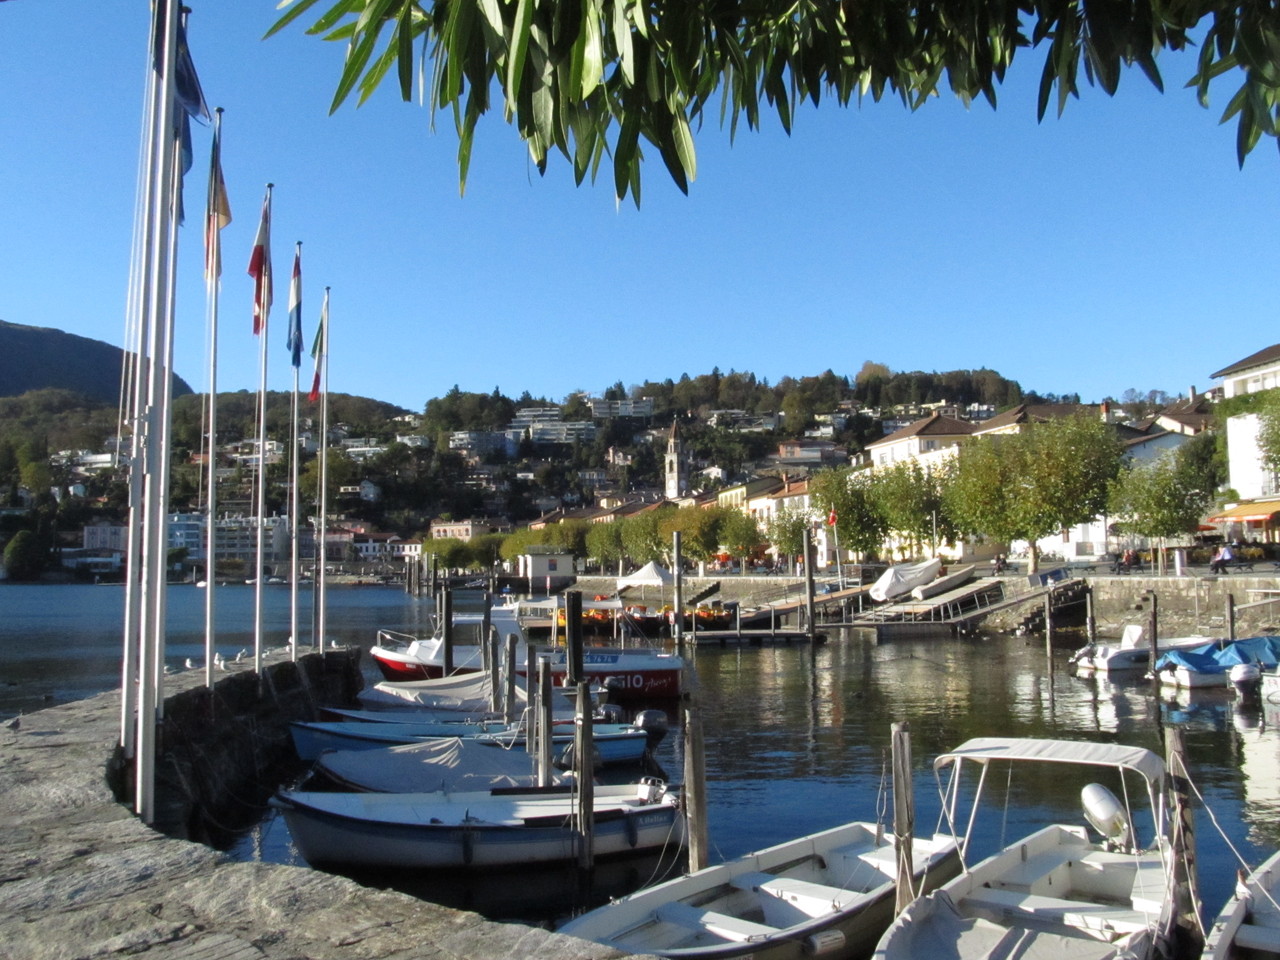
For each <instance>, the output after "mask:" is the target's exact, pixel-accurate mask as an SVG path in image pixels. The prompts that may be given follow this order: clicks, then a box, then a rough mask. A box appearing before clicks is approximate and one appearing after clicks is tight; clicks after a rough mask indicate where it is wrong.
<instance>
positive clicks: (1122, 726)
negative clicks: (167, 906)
mask: <svg viewBox="0 0 1280 960" xmlns="http://www.w3.org/2000/svg"><path fill="white" fill-rule="evenodd" d="M266 596H267V600H268V622H269V623H270V624H271V625H272V626H271V636H272V641H271V643H272V644H273V645H276V646H279V645H282V644H283V643H284V641H285V637H286V636H287V634H288V614H287V606H288V590H287V589H285V588H275V589H273V590H272V589H269V590H268V591H267V594H266ZM219 597H220V601H219V602H220V609H221V614H220V622H221V623H222V624H224V625H225V628H226V633H225V634H224V635H223V637H222V639H221V640H220V642H219V650H220V651H221V652H222V653H223V654H224V655H227V656H233V655H234V654H235V652H236V651H237V650H239V649H241V648H244V647H251V646H252V634H251V624H252V605H253V591H252V588H249V587H227V588H221V589H220V592H219ZM122 598H123V593H122V590H121V588H119V587H95V586H18V585H3V586H0V684H2V685H0V715H11V714H13V713H16V712H18V711H19V710H31V709H38V708H39V707H40V706H42V705H45V704H47V703H50V702H62V701H65V700H67V699H73V698H76V697H81V696H88V695H91V694H93V693H96V692H98V691H100V690H102V689H106V688H110V687H114V686H116V685H117V683H118V680H117V679H116V678H117V675H118V669H119V667H118V663H119V653H118V648H119V643H120V640H119V633H120V627H119V624H120V615H121V604H122ZM203 602H204V601H203V591H200V590H197V589H195V588H193V587H177V588H174V589H173V590H172V591H171V593H170V601H169V611H170V625H171V632H170V646H169V650H168V654H169V656H168V660H169V662H170V663H171V664H173V665H174V666H181V664H182V662H183V661H184V659H185V658H187V657H192V658H193V659H195V660H197V661H198V660H199V659H200V658H201V657H202V655H203V641H202V630H203ZM428 611H429V603H428V602H427V601H424V600H415V599H412V598H409V597H407V596H406V595H405V594H403V593H402V592H399V591H397V590H394V589H390V588H373V587H360V588H338V589H333V590H331V592H330V606H329V621H330V623H331V624H332V625H333V629H332V632H333V635H334V636H335V638H337V639H340V640H343V641H347V642H352V643H360V644H362V645H364V646H366V647H367V646H368V645H369V644H370V643H371V642H372V640H373V637H374V633H375V631H376V630H377V629H378V628H389V629H400V630H405V631H407V632H414V631H418V632H421V631H422V630H424V629H425V624H426V622H427V612H428ZM302 632H303V637H304V639H305V638H306V636H307V631H306V630H303V631H302ZM1069 656H1070V651H1069V649H1066V648H1063V649H1059V650H1055V653H1054V657H1053V669H1052V670H1051V669H1050V668H1049V666H1050V665H1049V660H1048V659H1047V658H1046V656H1045V652H1044V648H1043V644H1042V642H1041V641H1040V640H1038V639H1034V640H1031V641H1026V640H1024V639H1021V638H1013V637H1004V636H993V637H987V636H977V637H968V638H963V639H956V640H952V639H946V640H938V639H930V640H909V641H908V640H898V641H894V642H889V643H882V644H876V643H874V642H873V641H872V640H870V639H868V638H867V637H866V636H865V635H863V634H853V633H850V634H847V635H841V634H837V635H835V636H834V637H833V639H832V640H831V641H830V642H828V643H826V644H823V645H819V646H816V647H813V648H810V647H808V646H806V645H797V646H777V647H772V646H763V647H745V648H741V649H737V648H723V649H722V648H713V649H708V648H703V649H701V650H699V651H698V652H697V668H698V676H699V682H700V695H701V700H702V707H703V722H704V727H705V740H706V760H707V796H708V828H709V836H710V842H711V847H712V852H713V859H721V858H728V857H733V856H737V855H739V854H742V853H745V852H747V851H749V850H753V849H757V848H760V847H764V846H767V845H769V844H773V843H777V842H781V841H783V840H786V839H790V838H792V837H795V836H798V835H801V834H805V833H810V832H813V831H816V830H820V829H823V828H825V827H830V826H834V825H836V824H839V823H843V822H846V821H848V820H853V819H863V820H874V819H876V817H877V813H878V809H879V808H880V807H881V806H882V804H883V803H884V802H885V800H884V799H883V794H882V783H883V781H884V780H885V779H886V778H887V776H888V774H887V750H888V744H889V735H890V724H891V723H892V722H894V721H907V722H909V723H910V725H911V733H912V749H913V754H914V758H915V768H916V771H917V772H916V776H915V789H916V809H917V823H916V830H917V832H918V833H924V832H929V831H931V830H932V829H934V827H935V824H936V820H937V816H938V810H939V803H938V800H937V787H936V784H935V781H934V778H933V774H932V772H931V763H932V759H933V757H935V756H936V755H937V754H938V753H941V752H943V751H945V750H947V749H949V748H951V747H955V746H957V745H958V744H960V743H961V742H962V741H964V740H966V739H968V738H969V737H975V736H1019V737H1062V738H1068V739H1090V740H1101V741H1107V742H1121V743H1128V744H1133V745H1137V746H1145V747H1148V748H1150V749H1153V750H1156V751H1157V752H1160V747H1159V744H1160V733H1159V723H1160V722H1161V721H1163V722H1166V723H1171V724H1177V725H1179V726H1181V727H1182V728H1183V730H1184V736H1185V740H1186V746H1187V754H1188V764H1189V766H1190V770H1191V775H1192V779H1193V781H1194V783H1195V785H1196V787H1197V788H1198V789H1199V791H1200V792H1201V793H1202V794H1203V796H1204V798H1205V800H1206V802H1207V804H1208V807H1209V809H1210V810H1211V811H1212V813H1213V817H1212V818H1211V817H1210V816H1209V814H1208V813H1207V812H1206V810H1205V809H1204V808H1201V807H1198V808H1197V813H1196V829H1197V838H1196V840H1197V852H1198V860H1199V869H1200V878H1201V891H1202V896H1203V900H1204V903H1205V914H1206V917H1207V919H1209V920H1211V919H1212V917H1213V915H1214V914H1215V913H1216V912H1217V910H1218V908H1219V907H1220V906H1221V905H1222V903H1223V902H1224V901H1225V900H1226V898H1227V897H1228V896H1229V894H1230V892H1231V889H1232V885H1233V881H1234V876H1235V869H1236V866H1237V861H1236V859H1235V855H1234V854H1233V853H1232V852H1231V848H1230V846H1228V843H1230V844H1232V845H1234V846H1235V847H1236V849H1238V850H1239V852H1240V854H1241V855H1242V856H1243V857H1244V858H1245V860H1246V861H1247V862H1248V863H1249V864H1250V865H1254V864H1257V863H1258V862H1259V861H1260V860H1261V859H1263V858H1264V857H1265V856H1266V855H1267V854H1268V853H1269V852H1270V851H1271V850H1274V849H1275V848H1276V846H1277V844H1280V734H1278V733H1277V728H1278V727H1280V706H1278V705H1271V704H1263V705H1261V706H1259V707H1255V708H1253V709H1248V708H1245V707H1243V706H1242V705H1241V704H1240V703H1239V702H1238V701H1237V700H1236V698H1235V696H1234V694H1232V693H1230V692H1228V691H1225V690H1224V691H1206V692H1197V693H1196V694H1195V695H1194V697H1189V696H1188V694H1186V693H1183V694H1181V695H1180V697H1179V699H1176V700H1168V701H1166V702H1164V703H1161V704H1159V705H1157V704H1156V703H1155V702H1154V701H1153V700H1152V698H1151V696H1150V693H1149V687H1148V685H1147V684H1146V683H1145V682H1144V681H1141V680H1137V679H1135V680H1133V681H1131V682H1125V683H1112V682H1107V681H1098V680H1092V679H1089V680H1085V679H1080V678H1077V677H1075V676H1073V675H1072V674H1071V673H1070V672H1069V670H1068V669H1067V659H1068V657H1069ZM1157 711H1159V712H1157ZM658 761H659V762H660V763H661V764H662V766H663V767H664V768H665V769H666V770H667V771H668V772H669V773H670V774H671V775H672V778H673V779H676V780H678V779H679V778H680V775H681V772H682V768H683V756H682V754H681V737H680V731H679V729H678V728H675V727H673V729H672V732H671V735H670V736H669V737H668V738H667V740H666V741H665V742H664V743H663V744H662V745H661V747H660V749H659V753H658ZM1034 771H1038V773H1036V772H1034ZM1028 772H1032V773H1033V775H1032V776H1031V777H1030V778H1027V777H1022V776H1018V777H1015V779H1014V780H1013V781H1012V782H1011V783H1009V784H1007V785H1006V784H1005V783H1004V782H1003V778H1001V782H999V783H998V784H992V785H990V786H989V787H988V803H989V805H991V809H990V810H989V811H988V812H989V813H991V814H993V816H991V817H989V818H988V820H987V821H986V822H985V823H983V824H980V828H981V829H980V832H979V834H978V845H979V852H989V851H990V850H992V849H994V848H995V847H996V846H997V844H999V843H1001V842H1002V840H1005V841H1008V840H1012V839H1015V838H1016V837H1018V836H1021V835H1023V834H1025V833H1028V832H1030V831H1031V830H1033V829H1035V828H1037V827H1038V826H1040V825H1042V824H1044V823H1046V822H1062V823H1074V824H1083V823H1084V820H1083V817H1082V814H1081V810H1080V802H1079V795H1080V794H1079V790H1080V786H1081V785H1082V782H1083V781H1081V782H1076V781H1075V780H1073V779H1071V778H1069V777H1064V776H1063V775H1062V772H1061V770H1060V769H1058V770H1049V771H1048V772H1047V773H1046V772H1045V769H1044V768H1041V767H1040V766H1036V767H1029V768H1028ZM1096 778H1097V779H1102V778H1101V777H1100V776H1097V777H1096ZM1006 801H1007V802H1006ZM889 809H890V810H891V809H892V805H891V803H890V804H889ZM1214 819H1216V821H1217V826H1215V824H1214V822H1213V820H1214ZM1219 827H1220V828H1221V830H1222V833H1220V832H1219ZM1223 834H1225V836H1224V835H1223ZM232 852H233V854H234V855H236V856H239V857H242V858H246V859H251V858H261V859H267V860H272V861H281V862H292V863H296V862H299V861H298V859H297V855H296V852H295V851H294V850H293V849H292V846H291V844H290V842H289V837H288V831H287V829H286V828H285V825H284V823H283V821H282V820H280V819H278V818H276V817H274V816H273V815H272V814H271V813H269V812H266V813H264V817H263V819H262V820H261V821H260V822H258V823H257V824H256V825H255V826H254V827H253V828H252V829H250V830H248V831H247V832H246V833H245V834H244V835H243V836H241V837H240V838H239V839H238V840H236V841H235V842H234V843H233V844H232ZM655 869H658V868H657V867H656V866H655V865H654V864H653V863H651V862H647V861H646V862H641V863H638V864H625V865H615V866H614V867H612V868H611V871H610V876H609V877H608V878H605V879H607V881H608V883H610V884H616V885H617V886H615V887H609V888H608V889H607V891H606V892H607V893H616V892H620V889H619V888H626V887H633V886H635V885H636V884H639V883H641V882H643V881H645V880H647V879H649V878H650V876H651V871H653V870H655ZM361 879H363V880H365V881H366V882H373V883H392V882H395V883H397V884H398V885H402V886H403V885H405V884H404V878H391V877H364V878H361ZM408 885H409V886H410V887H412V888H413V889H414V890H415V891H416V892H418V893H419V894H420V895H425V896H429V897H430V898H432V899H437V900H441V901H443V902H450V903H452V904H454V905H459V906H468V907H472V908H475V909H480V910H481V911H482V912H485V913H488V914H490V915H492V916H498V917H503V916H521V917H526V918H528V917H534V918H538V910H540V909H543V908H540V907H533V906H529V905H526V904H524V903H522V902H520V900H519V897H518V896H517V893H518V892H524V891H527V890H528V888H529V887H530V886H531V884H530V883H529V881H528V879H527V878H521V880H520V882H519V883H518V884H517V886H516V889H515V890H514V891H506V892H504V890H503V888H502V887H501V886H500V885H499V884H498V883H496V882H494V881H492V880H490V881H489V882H487V883H485V884H484V885H482V886H481V887H480V888H466V887H465V886H461V885H459V884H457V883H456V881H454V880H450V881H449V882H448V883H447V884H446V886H445V888H444V889H440V888H439V887H433V886H432V885H431V884H430V883H428V884H421V883H419V884H416V885H415V884H408ZM600 889H605V888H604V887H603V886H602V887H601V888H600ZM599 894H600V891H599V890H597V891H596V896H597V897H598V896H599Z"/></svg>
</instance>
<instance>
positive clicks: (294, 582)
mask: <svg viewBox="0 0 1280 960" xmlns="http://www.w3.org/2000/svg"><path fill="white" fill-rule="evenodd" d="M289 351H290V362H291V363H292V364H293V397H292V398H291V403H290V406H291V412H292V418H291V419H292V424H293V425H292V429H291V431H290V437H289V444H290V449H291V450H292V451H293V452H292V453H291V454H290V457H289V460H290V481H291V484H290V493H289V535H290V538H291V543H290V546H291V548H292V549H291V556H290V564H289V629H290V633H289V658H290V659H291V660H295V661H296V660H297V659H298V646H299V644H300V642H301V641H300V638H299V636H298V515H299V510H298V367H299V365H300V364H301V363H302V241H300V240H299V241H298V245H297V248H296V250H295V253H294V259H293V278H292V281H291V282H290V285H289Z"/></svg>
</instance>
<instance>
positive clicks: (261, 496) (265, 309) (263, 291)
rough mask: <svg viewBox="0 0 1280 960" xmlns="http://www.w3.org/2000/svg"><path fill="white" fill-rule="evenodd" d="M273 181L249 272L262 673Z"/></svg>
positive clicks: (256, 658)
mask: <svg viewBox="0 0 1280 960" xmlns="http://www.w3.org/2000/svg"><path fill="white" fill-rule="evenodd" d="M274 186H275V184H272V183H268V184H267V192H266V196H265V197H264V198H263V201H262V221H261V224H260V225H259V228H258V242H257V243H255V245H254V253H253V260H252V261H251V262H250V273H253V272H254V267H255V265H256V267H257V270H258V273H257V274H256V278H257V284H256V288H255V295H254V327H253V332H254V333H255V334H257V335H258V338H259V339H258V487H257V498H256V503H255V506H254V512H255V514H256V524H255V526H256V527H257V534H258V536H257V542H256V549H255V556H254V583H253V669H254V671H255V672H257V673H261V672H262V587H263V583H262V582H263V580H264V579H265V577H264V564H263V553H264V539H265V535H266V525H267V518H266V511H267V328H268V320H269V319H270V314H271V247H270V227H271V191H272V188H273V187H274Z"/></svg>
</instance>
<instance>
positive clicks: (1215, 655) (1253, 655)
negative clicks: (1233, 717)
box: [1155, 636, 1280, 690]
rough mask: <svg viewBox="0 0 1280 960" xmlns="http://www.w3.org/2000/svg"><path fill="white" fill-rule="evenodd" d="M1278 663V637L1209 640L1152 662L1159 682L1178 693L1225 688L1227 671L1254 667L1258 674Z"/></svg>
mask: <svg viewBox="0 0 1280 960" xmlns="http://www.w3.org/2000/svg"><path fill="white" fill-rule="evenodd" d="M1278 663H1280V637H1272V636H1260V637H1248V638H1245V639H1240V640H1209V641H1207V642H1205V643H1204V644H1203V645H1201V646H1199V647H1188V648H1185V649H1181V650H1170V651H1169V652H1168V653H1165V654H1162V655H1161V656H1160V658H1159V659H1158V660H1157V661H1156V665H1155V673H1156V674H1157V676H1159V678H1160V683H1161V684H1162V685H1164V686H1167V687H1176V688H1178V689H1180V690H1192V689H1197V688H1201V687H1226V686H1228V685H1229V684H1230V683H1231V668H1232V667H1235V666H1239V665H1241V664H1254V665H1256V666H1257V667H1258V668H1259V670H1260V671H1266V670H1275V669H1276V666H1277V664H1278Z"/></svg>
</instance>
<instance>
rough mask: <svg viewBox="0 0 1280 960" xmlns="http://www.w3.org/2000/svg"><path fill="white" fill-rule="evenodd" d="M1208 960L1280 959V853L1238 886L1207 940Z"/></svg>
mask: <svg viewBox="0 0 1280 960" xmlns="http://www.w3.org/2000/svg"><path fill="white" fill-rule="evenodd" d="M1203 957H1204V960H1264V958H1267V957H1280V851H1278V852H1276V853H1273V854H1272V855H1271V856H1270V857H1268V858H1267V859H1266V860H1265V861H1264V862H1263V863H1262V865H1261V866H1259V867H1258V868H1257V869H1256V870H1254V871H1252V872H1251V873H1249V874H1248V876H1247V877H1245V878H1244V879H1243V880H1241V881H1240V882H1239V883H1237V884H1236V890H1235V894H1234V895H1233V896H1232V897H1231V899H1230V900H1228V901H1227V903H1226V905H1225V906H1224V907H1223V908H1222V912H1221V913H1219V914H1218V919H1217V920H1215V921H1214V924H1213V928H1212V929H1211V930H1210V931H1209V936H1208V937H1207V938H1206V939H1205V944H1204V954H1203Z"/></svg>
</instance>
